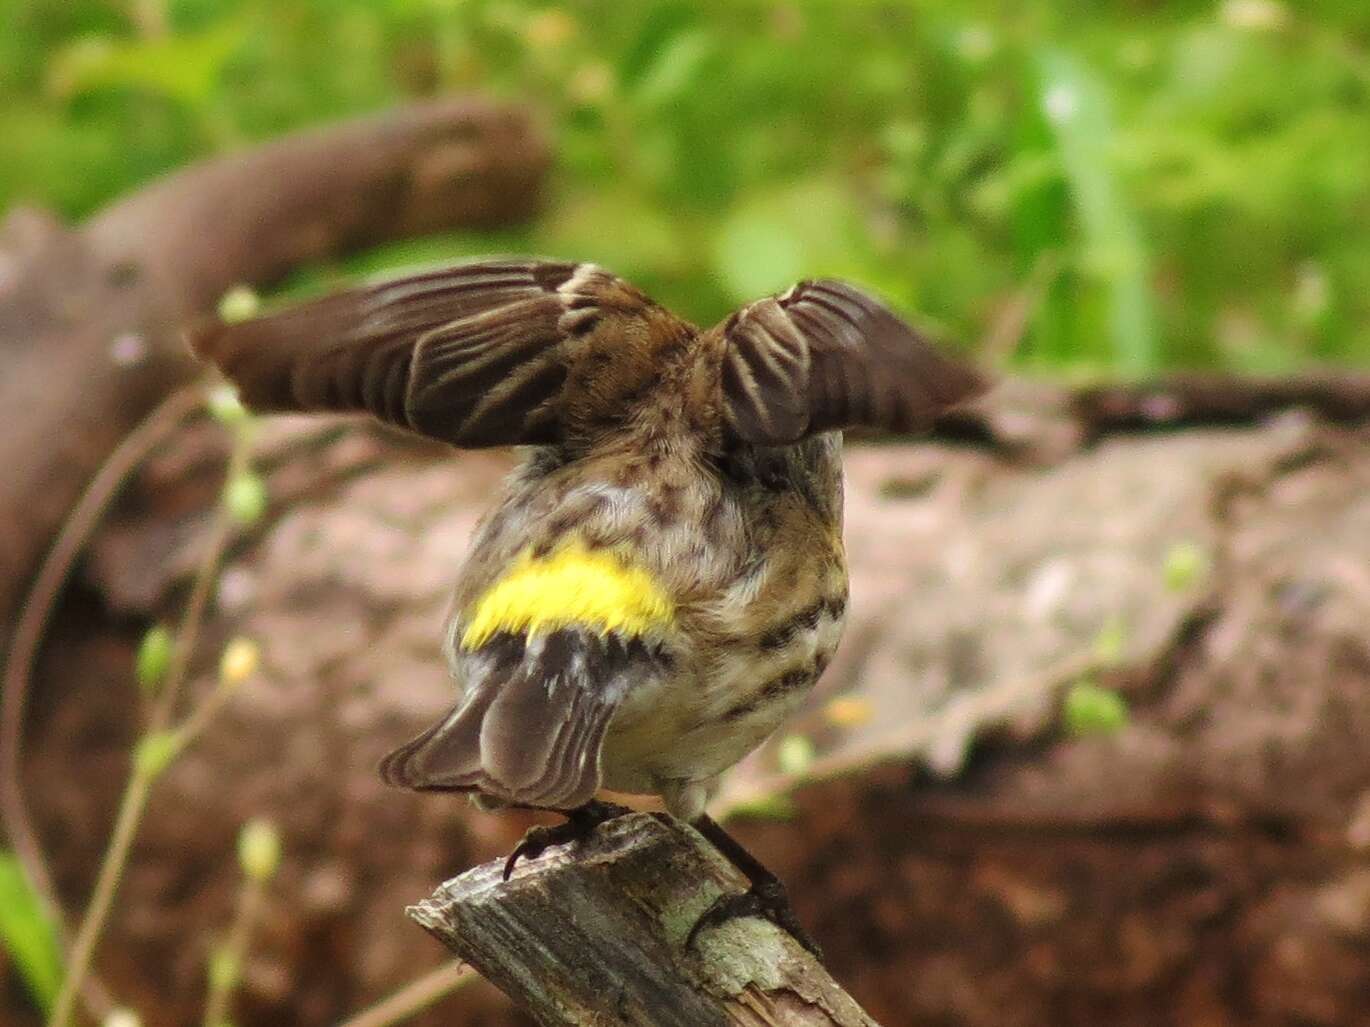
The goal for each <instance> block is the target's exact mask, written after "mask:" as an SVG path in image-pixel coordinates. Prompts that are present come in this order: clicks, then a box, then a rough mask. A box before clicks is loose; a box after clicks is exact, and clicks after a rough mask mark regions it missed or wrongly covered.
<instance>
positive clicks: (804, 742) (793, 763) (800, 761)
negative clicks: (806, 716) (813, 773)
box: [775, 735, 814, 775]
mask: <svg viewBox="0 0 1370 1027" xmlns="http://www.w3.org/2000/svg"><path fill="white" fill-rule="evenodd" d="M813 756H814V752H813V742H811V741H809V739H808V737H807V736H805V735H786V736H785V737H784V738H783V739H781V741H780V748H779V749H778V750H776V754H775V758H776V762H777V763H778V764H780V769H781V770H782V771H784V772H785V773H786V774H796V775H798V774H802V773H804V771H806V770H808V769H809V765H810V764H812V763H813Z"/></svg>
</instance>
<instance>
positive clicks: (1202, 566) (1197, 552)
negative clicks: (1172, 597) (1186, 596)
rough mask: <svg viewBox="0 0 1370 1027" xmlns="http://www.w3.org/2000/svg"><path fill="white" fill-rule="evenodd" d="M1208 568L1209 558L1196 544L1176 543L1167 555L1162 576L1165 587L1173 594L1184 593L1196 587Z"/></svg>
mask: <svg viewBox="0 0 1370 1027" xmlns="http://www.w3.org/2000/svg"><path fill="white" fill-rule="evenodd" d="M1207 566H1208V557H1207V556H1206V555H1205V553H1204V551H1203V548H1202V547H1201V546H1200V545H1198V543H1195V542H1176V543H1175V544H1174V545H1173V546H1171V547H1170V551H1169V552H1167V553H1166V554H1165V563H1164V565H1163V566H1162V568H1161V575H1162V577H1163V578H1164V579H1165V587H1166V588H1168V589H1170V590H1171V591H1172V592H1183V591H1185V590H1186V589H1189V588H1191V587H1193V586H1194V584H1195V583H1196V582H1197V581H1198V580H1199V578H1201V577H1202V576H1203V573H1204V571H1205V570H1206V569H1207Z"/></svg>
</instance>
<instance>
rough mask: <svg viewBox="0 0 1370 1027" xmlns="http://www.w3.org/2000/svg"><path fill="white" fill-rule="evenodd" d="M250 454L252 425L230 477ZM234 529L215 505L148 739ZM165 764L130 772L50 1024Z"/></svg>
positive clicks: (80, 970) (168, 707) (194, 730)
mask: <svg viewBox="0 0 1370 1027" xmlns="http://www.w3.org/2000/svg"><path fill="white" fill-rule="evenodd" d="M249 455H250V435H249V433H248V432H247V431H246V430H240V431H238V432H236V433H235V435H234V443H233V450H232V452H231V454H230V456H229V472H228V473H229V478H230V479H231V478H232V476H233V475H234V474H236V473H238V472H239V471H241V470H242V469H243V468H244V467H245V466H246V464H247V461H248V458H249ZM232 531H233V522H232V517H231V515H230V514H229V511H228V510H227V508H226V507H225V506H224V504H223V503H222V502H221V503H220V504H219V505H218V507H216V509H215V513H214V523H213V525H212V527H211V528H210V534H209V543H208V547H207V549H206V551H205V554H204V557H203V559H202V560H201V562H200V566H199V568H198V569H197V571H196V574H195V582H194V584H193V585H192V586H191V592H190V598H189V600H188V601H187V604H186V612H185V616H183V617H182V618H181V625H180V629H179V630H178V632H177V637H176V646H175V649H174V650H173V651H172V658H171V666H170V668H169V669H168V671H167V676H166V679H165V681H164V682H163V684H162V690H161V692H160V693H159V694H158V695H157V698H156V700H155V701H154V703H153V707H152V714H151V717H150V718H149V724H148V728H147V730H146V731H145V732H144V734H143V738H144V739H147V738H149V737H151V736H153V735H155V734H159V733H164V732H166V731H167V730H168V726H169V725H170V724H171V721H172V717H173V716H174V714H175V703H176V696H177V693H178V692H179V691H180V688H181V685H182V683H183V682H184V680H185V678H186V675H187V672H188V670H189V667H190V656H191V653H192V652H193V650H194V647H195V642H196V640H197V638H198V637H199V633H200V625H201V623H202V622H203V620H204V615H205V612H206V610H207V609H208V608H209V601H210V598H211V596H212V594H213V590H214V582H215V580H216V579H217V576H218V571H219V565H220V563H221V562H222V560H223V554H224V551H225V550H226V549H227V547H228V542H229V539H230V537H231V535H232ZM227 691H228V690H227V689H226V688H224V687H223V686H222V685H221V686H220V687H219V688H216V689H215V690H214V692H213V693H211V695H210V696H209V697H208V699H207V700H206V702H205V704H204V705H205V708H206V709H208V710H209V711H210V713H209V714H206V713H205V710H204V709H197V710H194V711H192V713H191V714H190V715H189V716H188V717H187V718H186V723H185V724H183V725H182V726H181V727H180V728H178V729H175V730H176V732H177V735H178V738H177V739H176V742H177V745H176V751H177V752H179V751H181V750H182V749H183V748H184V745H185V744H187V743H188V742H190V741H192V740H193V738H194V737H195V736H196V735H198V734H199V732H200V731H201V730H203V728H204V726H205V724H206V723H208V720H209V716H210V715H212V713H213V712H217V711H218V710H219V709H220V708H221V707H222V705H223V700H224V699H225V698H227V696H226V695H225V694H224V693H226V692H227ZM173 758H174V757H173ZM164 769H165V767H158V768H156V769H149V768H147V767H146V766H144V765H142V764H140V763H139V761H138V760H137V759H135V760H134V764H133V770H132V772H131V774H130V775H129V780H128V784H127V785H126V786H125V789H124V796H123V799H122V801H121V803H120V806H119V815H118V817H117V819H116V820H115V825H114V833H113V835H112V836H111V837H110V842H109V847H108V848H107V849H106V850H105V856H104V860H103V861H102V862H101V864H100V875H99V877H98V878H97V879H96V882H95V890H94V892H93V893H92V895H91V901H90V905H89V906H88V908H87V909H86V915H85V916H84V917H83V918H82V920H81V927H80V929H79V930H78V931H77V934H76V939H75V941H74V942H73V943H72V949H71V956H70V959H69V963H68V967H67V973H66V977H65V978H64V979H63V981H62V989H61V991H59V992H58V994H57V1000H56V1002H55V1003H54V1004H53V1012H52V1017H51V1019H49V1021H48V1027H68V1025H69V1024H70V1022H71V1017H72V1012H73V1006H74V1004H75V996H76V994H77V992H78V991H79V990H80V988H81V985H82V982H83V981H84V979H85V976H86V973H87V972H88V971H89V970H90V965H91V960H92V957H93V956H94V954H95V948H96V946H97V945H98V944H99V942H100V938H101V936H102V935H103V933H104V929H105V925H106V921H107V920H108V918H109V910H110V905H111V903H112V902H113V899H114V895H115V893H116V892H117V891H118V888H119V881H120V879H121V878H122V876H123V872H124V867H125V866H126V865H127V863H128V855H129V852H130V850H131V849H132V848H133V841H134V838H135V837H136V836H137V833H138V825H139V823H140V822H141V821H142V816H143V812H144V810H145V809H146V808H147V798H148V793H149V791H150V790H151V788H152V783H153V781H154V780H155V778H156V776H157V774H158V773H160V771H161V770H164Z"/></svg>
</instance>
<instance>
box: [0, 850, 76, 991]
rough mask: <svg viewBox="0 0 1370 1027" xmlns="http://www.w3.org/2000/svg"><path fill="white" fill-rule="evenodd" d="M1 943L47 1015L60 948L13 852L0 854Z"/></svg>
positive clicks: (57, 981) (56, 978)
mask: <svg viewBox="0 0 1370 1027" xmlns="http://www.w3.org/2000/svg"><path fill="white" fill-rule="evenodd" d="M0 943H3V944H4V946H5V949H6V951H8V952H9V954H10V958H11V959H13V961H14V965H15V967H16V968H18V970H19V973H20V975H21V976H22V977H23V978H24V983H25V984H27V985H28V989H29V991H30V992H31V993H32V994H33V997H34V999H35V1001H37V1003H38V1004H39V1006H41V1007H42V1009H43V1010H44V1011H45V1012H46V1011H47V1009H48V1008H49V1007H50V1006H51V1005H52V1000H53V999H54V998H56V996H57V989H58V987H59V986H60V985H61V983H62V955H61V949H60V947H59V946H58V943H57V932H56V930H55V929H54V927H53V925H52V923H51V921H49V920H48V917H47V914H46V912H45V911H44V909H43V903H42V901H41V900H40V899H39V898H38V896H37V895H36V894H35V893H34V891H33V889H32V888H31V887H30V886H29V882H28V878H26V877H25V876H24V871H23V868H22V867H21V866H20V865H19V860H18V859H16V858H15V856H14V853H12V852H0Z"/></svg>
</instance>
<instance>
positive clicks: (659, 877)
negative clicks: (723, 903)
mask: <svg viewBox="0 0 1370 1027" xmlns="http://www.w3.org/2000/svg"><path fill="white" fill-rule="evenodd" d="M503 870H504V866H503V861H495V862H492V863H486V864H483V865H482V866H478V867H475V868H474V869H472V870H468V871H467V872H466V873H464V874H461V875H460V876H458V877H455V878H453V879H452V880H450V881H448V882H447V883H446V884H444V885H442V886H441V887H440V888H439V889H438V890H437V891H436V892H435V893H434V894H433V896H432V898H430V899H428V900H427V901H425V902H422V903H420V904H419V905H417V906H413V907H411V908H410V909H409V915H410V916H411V917H413V918H414V919H415V920H416V921H418V922H419V923H420V924H421V925H422V926H423V927H424V928H425V929H427V930H428V931H429V933H431V934H432V935H433V936H434V937H436V938H437V939H438V940H439V941H441V942H442V943H443V944H444V945H446V946H447V947H448V948H449V949H451V950H452V951H453V952H454V953H456V954H457V955H458V956H459V957H461V958H462V959H464V960H466V961H467V962H468V963H470V964H471V965H472V966H474V967H475V968H476V969H477V970H479V971H480V972H481V973H482V974H484V975H485V976H486V977H487V978H488V979H489V980H491V981H493V982H494V983H495V984H496V985H498V986H499V987H500V988H501V989H503V990H504V992H505V993H506V994H508V995H509V996H510V997H511V998H512V999H514V1001H515V1002H517V1003H518V1004H519V1005H521V1006H523V1007H524V1008H525V1009H527V1010H528V1011H529V1012H531V1013H532V1014H533V1015H534V1016H535V1017H537V1019H538V1020H539V1021H540V1022H542V1023H544V1024H547V1025H549V1027H584V1025H588V1024H595V1025H601V1024H611V1023H612V1024H643V1025H648V1024H649V1025H652V1027H677V1025H678V1027H712V1025H725V1024H743V1025H747V1027H762V1025H793V1024H803V1025H805V1027H810V1025H812V1027H824V1025H831V1027H856V1025H863V1027H871V1025H873V1024H874V1023H875V1021H874V1020H872V1019H871V1018H870V1017H869V1016H867V1015H866V1013H864V1012H863V1011H862V1010H861V1008H860V1007H859V1006H858V1005H857V1004H856V1002H855V1001H854V1000H853V999H852V998H851V996H849V995H848V994H847V993H846V992H845V991H843V990H842V988H841V987H840V986H839V985H838V984H837V983H836V982H835V981H834V980H833V979H832V977H831V976H829V974H828V972H827V970H825V969H824V968H823V966H822V964H820V963H819V962H818V961H817V960H816V959H814V957H813V956H811V955H810V954H809V953H808V952H806V951H805V950H804V949H803V948H801V947H800V946H799V944H798V943H797V942H796V941H795V940H794V939H793V938H791V937H790V936H789V935H788V934H787V933H785V932H784V931H782V930H781V929H780V928H778V927H776V926H775V925H774V924H772V923H770V922H769V921H767V920H762V919H759V918H754V917H744V918H739V919H736V920H732V921H729V922H728V923H726V924H723V925H722V926H719V927H716V928H708V929H706V930H705V931H703V932H701V933H700V935H699V937H698V939H697V941H696V944H695V946H694V947H693V948H690V949H687V948H686V944H685V940H686V937H687V936H688V934H689V933H690V929H691V927H693V926H694V924H695V922H696V921H697V920H698V919H699V917H700V915H701V914H702V913H703V912H704V911H705V910H706V909H708V908H709V906H710V905H712V904H713V902H714V900H715V899H716V898H718V897H719V896H720V895H723V894H726V893H730V892H738V891H745V890H746V888H747V882H746V880H745V879H744V878H743V877H742V875H741V874H739V873H738V872H737V871H736V870H735V869H733V867H732V866H731V865H730V864H728V863H727V861H725V860H724V859H723V858H722V857H721V856H720V855H719V854H718V853H716V852H715V851H714V850H713V848H712V847H711V846H710V845H709V844H708V842H706V841H705V840H704V839H703V838H702V837H701V836H700V835H699V834H698V833H697V832H695V831H694V830H693V829H691V828H690V827H688V826H686V825H684V824H682V823H680V822H678V821H674V820H670V819H668V818H664V817H657V816H655V815H653V814H649V813H635V814H631V815H629V816H625V817H621V818H619V819H617V820H612V821H610V822H608V823H607V824H604V825H602V826H601V827H600V828H598V829H597V830H596V831H595V833H594V835H593V836H592V837H591V838H589V839H588V840H587V841H586V842H584V843H582V844H579V845H569V846H560V847H558V848H554V849H549V850H548V851H547V852H546V853H545V854H543V855H542V856H540V857H539V858H537V859H536V860H529V861H525V862H523V863H521V864H519V866H518V868H517V869H516V871H515V872H514V875H513V877H512V878H511V879H510V880H509V881H508V882H505V881H504V880H503Z"/></svg>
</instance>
